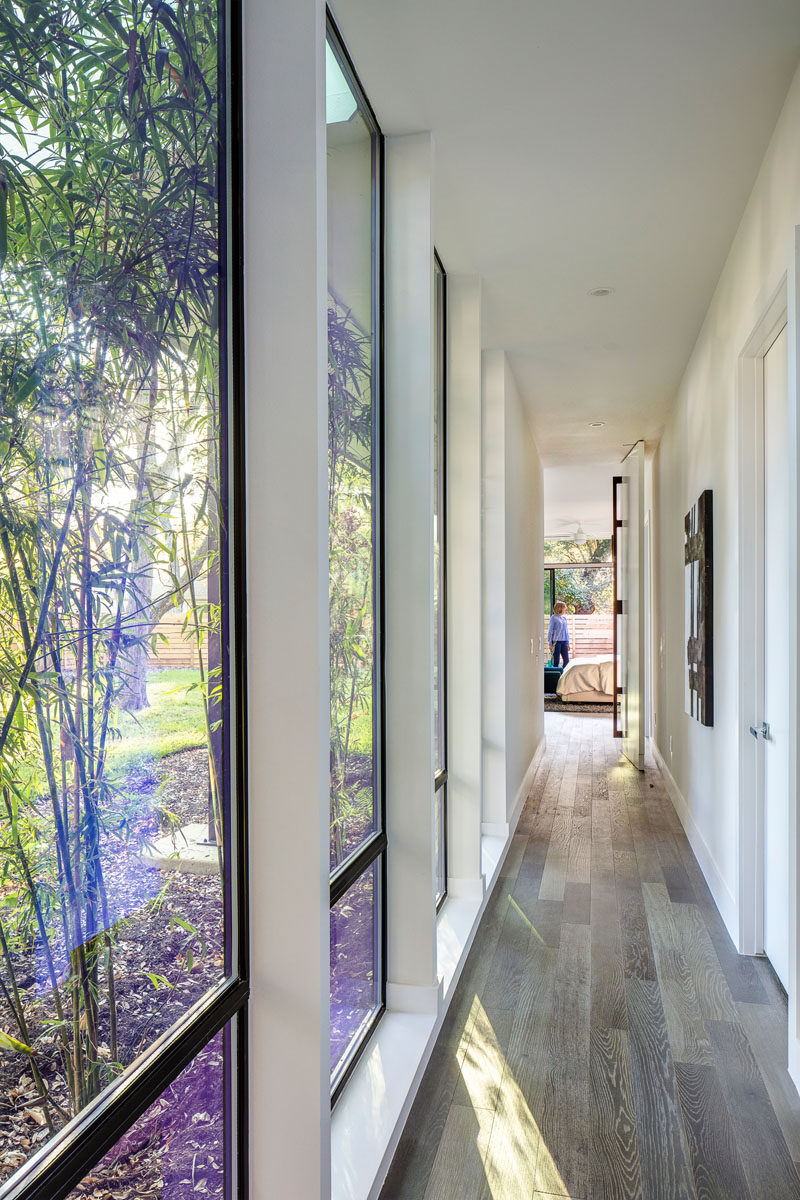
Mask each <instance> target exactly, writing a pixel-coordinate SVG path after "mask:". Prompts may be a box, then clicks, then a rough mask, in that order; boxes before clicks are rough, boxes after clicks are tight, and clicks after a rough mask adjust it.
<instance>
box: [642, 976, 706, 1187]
mask: <svg viewBox="0 0 800 1200" xmlns="http://www.w3.org/2000/svg"><path fill="white" fill-rule="evenodd" d="M625 996H626V1001H627V1007H628V1031H629V1037H630V1054H631V1066H632V1075H633V1091H634V1102H635V1105H636V1115H637V1119H638V1133H639V1155H640V1160H641V1167H642V1181H643V1184H644V1192H645V1195H646V1196H647V1197H648V1200H696V1194H695V1188H694V1179H693V1175H692V1169H691V1165H690V1161H689V1148H688V1145H687V1141H686V1134H685V1132H684V1128H683V1121H682V1118H681V1112H680V1105H679V1101H678V1094H677V1086H676V1082H675V1071H674V1065H673V1061H672V1055H671V1054H670V1049H669V1040H668V1038H667V1027H666V1023H665V1021H664V1012H663V1009H662V1006H661V995H660V992H659V989H658V984H657V983H656V982H655V981H653V980H646V979H639V978H637V977H636V976H634V977H632V978H630V979H628V980H627V981H626V983H625Z"/></svg>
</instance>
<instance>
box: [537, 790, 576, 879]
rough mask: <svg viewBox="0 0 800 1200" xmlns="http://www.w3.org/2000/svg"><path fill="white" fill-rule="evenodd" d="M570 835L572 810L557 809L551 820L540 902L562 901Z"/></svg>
mask: <svg viewBox="0 0 800 1200" xmlns="http://www.w3.org/2000/svg"><path fill="white" fill-rule="evenodd" d="M571 835H572V810H571V809H569V808H559V809H558V811H557V812H556V814H555V817H554V818H553V828H552V831H551V834H550V846H549V849H548V852H547V859H546V860H545V864H544V872H543V873H542V883H541V886H540V888H539V899H540V900H563V899H564V884H565V883H566V881H567V861H568V857H569V843H570V837H571Z"/></svg>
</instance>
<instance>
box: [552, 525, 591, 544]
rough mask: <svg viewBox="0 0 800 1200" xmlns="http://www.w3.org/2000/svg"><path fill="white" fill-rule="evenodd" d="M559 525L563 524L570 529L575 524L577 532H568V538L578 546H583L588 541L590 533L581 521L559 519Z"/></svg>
mask: <svg viewBox="0 0 800 1200" xmlns="http://www.w3.org/2000/svg"><path fill="white" fill-rule="evenodd" d="M559 525H563V526H565V528H567V529H569V528H570V527H571V526H573V525H574V526H575V532H574V533H572V534H568V535H567V540H568V541H570V542H574V543H575V545H576V546H583V545H585V544H586V542H587V541H588V539H589V534H588V533H587V532H586V530H585V529H584V528H583V526H582V525H581V523H580V521H559Z"/></svg>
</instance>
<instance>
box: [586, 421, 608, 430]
mask: <svg viewBox="0 0 800 1200" xmlns="http://www.w3.org/2000/svg"><path fill="white" fill-rule="evenodd" d="M604 425H605V421H590V422H589V428H590V429H602V428H603V426H604Z"/></svg>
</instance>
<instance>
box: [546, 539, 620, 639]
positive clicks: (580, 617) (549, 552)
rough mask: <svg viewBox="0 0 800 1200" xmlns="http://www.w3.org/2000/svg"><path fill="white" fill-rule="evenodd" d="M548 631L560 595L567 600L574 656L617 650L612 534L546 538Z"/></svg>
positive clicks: (563, 599) (564, 600) (567, 615)
mask: <svg viewBox="0 0 800 1200" xmlns="http://www.w3.org/2000/svg"><path fill="white" fill-rule="evenodd" d="M544 558H545V568H544V613H545V636H546V630H547V625H548V623H549V620H550V614H551V613H552V611H553V606H554V605H555V604H556V602H557V601H559V600H562V601H563V602H564V603H565V604H566V606H567V611H566V614H565V615H566V618H567V626H568V628H569V635H570V637H569V640H570V654H571V655H572V657H573V658H579V657H583V658H585V657H594V656H597V655H603V654H613V652H614V603H613V600H614V583H613V575H614V568H613V563H612V555H611V539H610V538H586V539H585V540H581V541H575V540H574V539H573V538H563V539H550V540H546V541H545V543H544Z"/></svg>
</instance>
